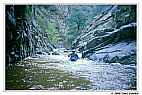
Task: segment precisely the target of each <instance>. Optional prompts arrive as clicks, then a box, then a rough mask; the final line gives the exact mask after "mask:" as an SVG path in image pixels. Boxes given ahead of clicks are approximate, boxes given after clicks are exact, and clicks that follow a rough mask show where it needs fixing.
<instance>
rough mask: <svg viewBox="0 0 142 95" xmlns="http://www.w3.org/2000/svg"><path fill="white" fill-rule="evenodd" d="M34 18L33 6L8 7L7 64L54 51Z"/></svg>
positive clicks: (46, 35)
mask: <svg viewBox="0 0 142 95" xmlns="http://www.w3.org/2000/svg"><path fill="white" fill-rule="evenodd" d="M34 16H35V15H34V9H33V6H26V5H15V6H12V5H7V6H6V64H9V63H14V62H16V61H19V60H21V59H23V58H25V57H27V56H32V55H34V54H36V53H41V52H49V51H52V50H53V47H52V45H50V43H49V42H48V34H46V33H45V32H44V31H41V29H40V27H39V26H38V23H37V22H36V20H35V17H34Z"/></svg>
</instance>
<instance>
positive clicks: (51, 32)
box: [46, 23, 60, 44]
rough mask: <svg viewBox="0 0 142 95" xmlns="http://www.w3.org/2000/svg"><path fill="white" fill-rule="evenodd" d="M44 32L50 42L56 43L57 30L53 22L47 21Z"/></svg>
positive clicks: (57, 39)
mask: <svg viewBox="0 0 142 95" xmlns="http://www.w3.org/2000/svg"><path fill="white" fill-rule="evenodd" d="M46 32H48V38H49V41H50V42H51V43H52V44H56V43H57V42H58V41H59V39H60V37H59V32H58V30H57V28H56V25H55V23H48V26H47V31H46Z"/></svg>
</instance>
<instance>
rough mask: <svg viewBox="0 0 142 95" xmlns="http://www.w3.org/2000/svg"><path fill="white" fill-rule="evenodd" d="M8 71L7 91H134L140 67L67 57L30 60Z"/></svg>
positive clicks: (52, 56) (48, 56)
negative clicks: (74, 60) (73, 60)
mask: <svg viewBox="0 0 142 95" xmlns="http://www.w3.org/2000/svg"><path fill="white" fill-rule="evenodd" d="M8 69H9V70H8V71H7V72H6V74H7V75H6V89H36V90H38V89H42V90H133V89H136V66H135V65H132V64H131V65H122V64H119V63H103V62H94V61H91V60H88V59H79V60H78V61H76V62H71V61H68V57H66V56H64V55H39V56H38V57H34V58H32V57H28V58H26V59H24V60H23V61H21V62H19V63H18V64H17V65H16V66H11V67H9V68H8Z"/></svg>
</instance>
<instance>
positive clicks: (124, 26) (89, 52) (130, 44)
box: [73, 5, 136, 64]
mask: <svg viewBox="0 0 142 95" xmlns="http://www.w3.org/2000/svg"><path fill="white" fill-rule="evenodd" d="M73 45H74V47H76V48H78V49H79V51H81V52H82V53H83V57H88V58H89V59H92V60H98V61H104V62H119V63H124V64H129V63H136V6H135V5H132V6H111V7H109V8H108V9H106V10H105V11H104V12H103V13H101V14H100V15H98V16H96V17H94V20H93V21H92V22H91V24H89V25H88V26H87V28H86V29H85V30H84V31H82V35H81V36H79V37H78V38H77V39H76V40H75V41H74V44H73Z"/></svg>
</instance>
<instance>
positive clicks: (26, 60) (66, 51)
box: [5, 5, 137, 91]
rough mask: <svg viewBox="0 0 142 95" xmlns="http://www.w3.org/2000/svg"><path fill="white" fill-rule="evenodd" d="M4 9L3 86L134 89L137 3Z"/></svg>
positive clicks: (26, 6)
mask: <svg viewBox="0 0 142 95" xmlns="http://www.w3.org/2000/svg"><path fill="white" fill-rule="evenodd" d="M5 9H6V10H5V16H6V17H5V40H6V42H5V44H6V51H5V61H6V62H5V71H6V80H5V83H6V87H5V88H6V90H89V91H90V90H91V91H94V90H136V89H137V77H136V76H137V6H136V5H6V6H5ZM72 51H75V52H76V53H77V55H78V56H79V59H78V60H77V61H74V62H72V61H70V57H69V55H70V54H71V52H72Z"/></svg>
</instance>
